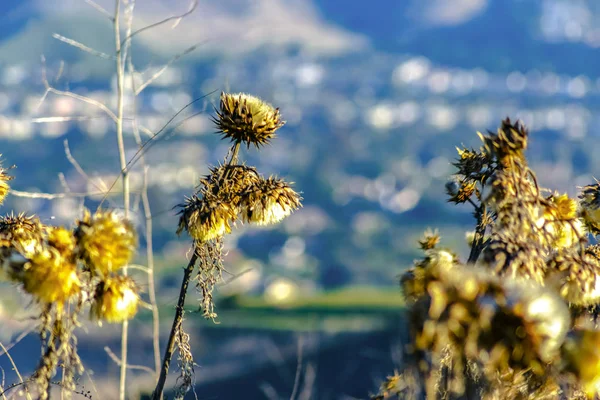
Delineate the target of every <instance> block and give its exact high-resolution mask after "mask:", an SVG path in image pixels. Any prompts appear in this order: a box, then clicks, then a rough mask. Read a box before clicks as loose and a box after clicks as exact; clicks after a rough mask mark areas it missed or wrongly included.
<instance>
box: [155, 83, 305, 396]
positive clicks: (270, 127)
mask: <svg viewBox="0 0 600 400" xmlns="http://www.w3.org/2000/svg"><path fill="white" fill-rule="evenodd" d="M213 121H214V123H215V125H216V127H217V130H218V132H219V134H220V135H221V136H222V138H223V139H229V140H231V142H232V146H231V148H230V149H229V152H228V153H227V155H226V156H225V158H224V161H223V163H221V164H219V165H217V166H215V167H211V168H209V173H208V175H206V176H204V177H203V178H201V179H200V184H199V185H198V187H197V190H196V192H195V193H194V194H192V196H191V197H189V198H187V199H186V200H185V202H184V203H183V204H181V205H180V212H179V213H180V219H179V224H178V228H177V233H178V234H180V233H182V232H183V231H186V232H187V233H188V234H189V236H190V237H191V238H192V240H193V254H192V256H191V259H190V261H189V263H188V266H187V267H186V269H185V271H184V277H183V283H182V287H181V292H180V295H179V302H178V305H177V312H176V314H175V319H174V321H173V326H172V328H171V334H170V337H169V342H168V343H167V349H166V352H165V356H164V357H163V367H162V369H161V374H160V377H159V381H158V384H157V386H156V388H155V390H154V393H153V399H156V400H158V399H160V398H161V396H162V394H163V388H164V384H165V380H166V375H167V373H168V369H169V365H170V361H171V358H172V356H173V352H174V350H175V346H176V345H177V347H178V352H179V360H180V366H179V367H180V371H181V375H180V377H179V379H178V382H179V385H178V388H177V393H178V398H182V397H179V396H183V394H185V393H186V392H187V391H188V390H189V389H190V387H191V384H192V383H191V382H192V379H191V378H192V374H193V360H192V358H191V353H190V349H189V344H188V342H187V338H188V336H187V334H186V333H185V332H184V331H183V327H182V322H183V307H184V304H185V295H186V291H187V287H188V284H189V282H190V280H191V276H192V273H193V271H194V269H195V265H196V263H197V264H198V269H197V275H196V287H197V289H198V293H199V295H200V307H201V309H202V312H203V315H204V317H205V318H208V319H213V320H214V319H215V318H216V317H217V313H216V312H215V305H214V301H213V290H214V288H215V285H217V284H218V283H219V282H221V281H222V274H223V271H224V266H223V255H222V251H223V237H224V236H225V235H226V234H228V233H230V232H231V230H232V229H233V228H234V227H235V226H236V225H237V224H242V223H254V224H256V225H270V224H275V223H277V222H279V221H281V220H282V219H283V218H285V217H287V216H288V215H290V214H291V213H292V212H293V211H295V210H296V209H298V208H299V207H300V206H301V203H300V201H301V197H300V195H299V194H298V193H296V192H295V191H294V190H293V189H292V186H291V184H290V183H288V182H286V181H284V180H283V179H281V178H277V177H273V176H271V177H268V178H267V177H264V176H263V175H261V174H260V173H259V172H258V171H257V169H256V168H254V167H251V166H247V165H245V164H244V163H240V162H239V151H240V147H241V145H242V144H244V145H245V146H246V147H247V148H248V149H250V147H255V148H256V149H260V148H261V147H262V146H263V145H266V144H269V143H270V141H271V140H272V139H273V138H274V137H275V132H276V131H277V130H278V129H279V128H281V127H282V126H283V125H284V124H285V122H284V121H283V120H282V119H281V116H280V113H279V109H277V108H274V107H273V106H271V105H270V104H268V103H266V102H264V101H262V100H260V99H259V98H257V97H254V96H251V95H248V94H244V93H238V94H228V93H221V101H220V106H219V109H218V110H216V116H215V117H214V118H213Z"/></svg>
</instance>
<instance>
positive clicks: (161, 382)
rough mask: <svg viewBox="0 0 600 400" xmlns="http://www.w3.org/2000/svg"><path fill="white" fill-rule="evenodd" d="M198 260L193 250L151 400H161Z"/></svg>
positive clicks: (195, 251)
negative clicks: (187, 294)
mask: <svg viewBox="0 0 600 400" xmlns="http://www.w3.org/2000/svg"><path fill="white" fill-rule="evenodd" d="M197 260H198V252H197V249H194V255H193V256H192V258H191V259H190V262H189V263H188V265H187V267H186V268H185V271H184V274H183V281H182V282H181V289H180V290H179V300H178V301H177V309H176V310H175V318H174V319H173V327H172V328H171V333H170V334H169V340H168V342H167V348H166V349H165V355H164V357H163V365H162V368H161V369H160V376H159V377H158V382H157V383H156V388H155V389H154V392H152V400H161V399H162V397H163V391H164V387H165V381H166V380H167V374H168V373H169V366H170V365H171V358H172V357H173V351H174V350H175V335H176V333H177V331H178V330H179V326H180V325H181V323H182V322H183V307H184V305H185V295H186V293H187V289H188V286H189V283H190V280H191V277H192V272H194V266H195V265H196V261H197Z"/></svg>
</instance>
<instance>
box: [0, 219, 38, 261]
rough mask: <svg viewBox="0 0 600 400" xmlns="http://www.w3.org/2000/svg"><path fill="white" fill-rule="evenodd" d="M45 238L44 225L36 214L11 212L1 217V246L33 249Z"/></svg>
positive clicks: (22, 249)
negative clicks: (27, 214) (15, 213)
mask: <svg viewBox="0 0 600 400" xmlns="http://www.w3.org/2000/svg"><path fill="white" fill-rule="evenodd" d="M42 239H43V225H42V223H41V222H40V220H39V219H38V217H36V216H35V215H31V216H26V215H25V214H23V213H21V214H18V215H14V214H10V215H6V216H3V217H0V247H4V248H11V247H17V248H18V250H19V251H25V252H29V251H33V250H34V249H35V247H36V246H37V245H38V244H39V243H40V242H41V241H42Z"/></svg>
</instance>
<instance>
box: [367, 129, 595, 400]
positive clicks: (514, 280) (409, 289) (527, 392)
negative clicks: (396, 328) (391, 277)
mask: <svg viewBox="0 0 600 400" xmlns="http://www.w3.org/2000/svg"><path fill="white" fill-rule="evenodd" d="M479 136H480V138H481V140H482V142H483V145H482V147H481V148H480V149H477V150H476V149H458V155H459V158H458V160H457V161H456V162H455V164H454V165H455V167H456V169H457V173H456V175H454V176H453V177H452V179H451V180H450V182H449V183H448V184H447V185H446V190H447V192H448V195H449V201H451V202H453V203H456V204H462V203H469V204H471V205H472V206H473V208H474V216H475V218H476V221H477V222H476V227H475V233H474V234H472V235H471V236H470V237H469V239H468V240H469V244H470V246H471V251H470V255H469V259H468V260H467V261H466V262H461V261H460V259H459V257H458V256H457V255H456V254H455V253H453V252H452V251H451V250H448V249H444V248H439V247H438V243H439V235H438V234H437V232H431V231H428V232H426V234H425V237H424V238H423V239H422V240H421V241H420V242H419V243H420V246H421V249H422V250H423V252H424V257H423V259H421V260H417V261H416V262H415V265H414V266H413V267H412V268H410V269H409V270H408V271H407V272H406V273H404V274H403V276H402V278H401V287H402V289H403V291H404V294H405V296H406V299H407V304H408V309H407V313H408V320H409V326H410V332H411V342H410V343H409V344H408V345H407V347H406V353H407V357H408V359H410V362H408V363H407V364H406V365H405V366H404V370H403V371H399V372H398V373H396V374H394V376H392V377H390V378H388V380H387V381H386V382H385V383H384V384H383V385H382V387H381V389H380V392H379V394H377V395H376V396H374V397H373V399H392V398H417V397H410V396H418V397H420V396H421V394H418V393H423V392H424V393H423V394H424V396H425V397H426V398H427V399H442V398H443V399H459V398H460V399H480V398H482V399H490V400H491V399H507V398H511V399H585V398H588V399H593V398H597V396H599V395H600V368H599V366H600V350H599V349H600V329H599V328H600V327H599V326H598V324H597V318H596V317H597V311H596V310H597V307H598V306H599V305H600V290H598V288H599V287H600V250H599V249H600V247H599V246H598V245H590V244H589V243H588V238H589V237H590V236H596V235H597V234H598V233H600V211H598V210H600V183H598V182H596V183H595V184H592V185H589V186H586V187H584V188H581V194H580V196H579V201H577V200H576V199H571V198H569V196H568V195H566V194H560V193H557V192H552V191H548V190H544V189H542V188H540V187H539V186H538V183H537V180H536V178H535V174H534V173H533V171H532V170H531V169H530V168H529V166H528V163H527V158H526V155H525V150H526V149H527V143H528V138H529V135H528V131H527V129H526V128H525V127H524V126H523V125H522V124H521V123H519V122H517V123H512V122H511V121H510V120H509V119H506V120H504V121H502V124H501V126H500V128H499V129H498V131H497V132H496V133H493V132H488V134H486V135H483V134H480V133H479ZM415 371H417V372H416V373H415ZM407 393H412V395H409V397H406V396H407ZM415 393H417V394H415Z"/></svg>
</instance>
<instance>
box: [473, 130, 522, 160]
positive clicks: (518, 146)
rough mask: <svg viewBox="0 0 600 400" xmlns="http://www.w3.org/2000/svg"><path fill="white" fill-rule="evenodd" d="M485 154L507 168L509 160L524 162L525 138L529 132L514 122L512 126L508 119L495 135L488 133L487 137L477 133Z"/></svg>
mask: <svg viewBox="0 0 600 400" xmlns="http://www.w3.org/2000/svg"><path fill="white" fill-rule="evenodd" d="M477 134H478V135H479V137H480V138H481V140H482V141H483V146H484V149H485V151H486V152H487V154H488V155H489V156H491V157H494V158H495V159H496V160H498V161H499V162H500V163H502V164H504V165H505V167H507V166H508V165H509V164H510V163H509V159H512V160H515V159H519V160H523V161H524V160H525V155H524V151H525V149H526V148H527V137H528V136H529V131H528V130H527V128H525V126H524V125H523V124H522V123H520V122H519V121H516V122H515V123H514V124H513V123H512V122H511V121H510V118H506V119H505V120H503V121H502V124H501V125H500V128H498V132H497V133H493V132H488V135H487V136H484V135H482V134H481V133H479V132H477Z"/></svg>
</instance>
